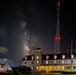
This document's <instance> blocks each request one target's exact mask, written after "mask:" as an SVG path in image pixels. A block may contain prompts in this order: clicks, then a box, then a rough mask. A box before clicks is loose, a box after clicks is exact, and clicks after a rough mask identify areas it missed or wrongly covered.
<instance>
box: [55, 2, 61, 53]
mask: <svg viewBox="0 0 76 75" xmlns="http://www.w3.org/2000/svg"><path fill="white" fill-rule="evenodd" d="M59 10H60V1H58V3H57V27H56V36H55V50H54V54H59V53H60V39H61V37H60V27H59V23H60V20H59Z"/></svg>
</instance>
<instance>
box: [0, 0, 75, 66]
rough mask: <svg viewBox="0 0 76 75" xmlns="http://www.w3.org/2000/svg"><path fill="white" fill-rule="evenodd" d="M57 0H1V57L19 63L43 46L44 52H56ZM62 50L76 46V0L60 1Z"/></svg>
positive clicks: (65, 50)
mask: <svg viewBox="0 0 76 75" xmlns="http://www.w3.org/2000/svg"><path fill="white" fill-rule="evenodd" d="M56 3H57V0H0V58H7V59H10V60H12V61H13V62H14V63H15V64H18V65H20V61H21V59H22V58H23V57H24V56H25V55H26V54H32V53H33V49H34V48H36V47H40V48H42V49H43V51H44V53H50V54H52V53H53V51H54V43H55V40H54V37H55V34H56V25H57V24H56V22H57V20H56V18H57V6H56ZM60 35H61V42H60V47H61V53H63V52H67V50H69V49H70V44H71V39H72V40H73V49H76V2H75V0H70V1H69V0H68V1H66V0H63V1H62V0H61V6H60Z"/></svg>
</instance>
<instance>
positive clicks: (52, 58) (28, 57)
mask: <svg viewBox="0 0 76 75" xmlns="http://www.w3.org/2000/svg"><path fill="white" fill-rule="evenodd" d="M54 55H56V56H57V58H56V59H62V55H65V59H69V58H71V54H65V53H63V54H42V60H54ZM32 56H33V60H35V55H27V56H26V57H24V58H23V59H22V61H25V60H27V61H29V60H32ZM47 56H49V57H48V59H47V58H46V57H47ZM74 56H75V55H74Z"/></svg>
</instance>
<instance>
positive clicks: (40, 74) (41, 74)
mask: <svg viewBox="0 0 76 75" xmlns="http://www.w3.org/2000/svg"><path fill="white" fill-rule="evenodd" d="M31 75H76V74H61V73H33V74H31Z"/></svg>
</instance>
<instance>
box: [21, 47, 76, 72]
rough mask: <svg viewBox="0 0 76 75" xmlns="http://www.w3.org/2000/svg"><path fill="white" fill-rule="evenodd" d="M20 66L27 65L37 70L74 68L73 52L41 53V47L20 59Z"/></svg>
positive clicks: (75, 67)
mask: <svg viewBox="0 0 76 75" xmlns="http://www.w3.org/2000/svg"><path fill="white" fill-rule="evenodd" d="M21 62H22V66H29V67H31V68H32V69H36V70H38V71H45V72H51V71H61V70H65V69H66V70H71V69H72V70H75V69H76V57H75V54H65V53H63V54H43V52H42V50H41V48H37V49H35V50H34V55H27V56H25V57H24V58H23V59H22V60H21Z"/></svg>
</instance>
